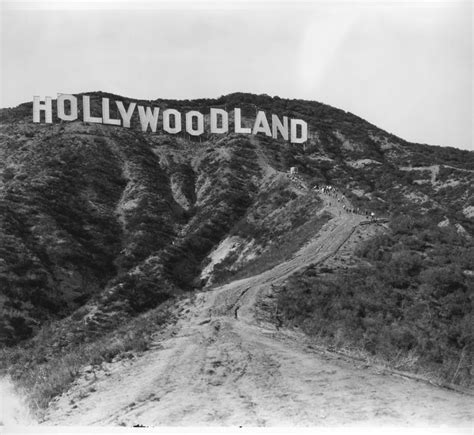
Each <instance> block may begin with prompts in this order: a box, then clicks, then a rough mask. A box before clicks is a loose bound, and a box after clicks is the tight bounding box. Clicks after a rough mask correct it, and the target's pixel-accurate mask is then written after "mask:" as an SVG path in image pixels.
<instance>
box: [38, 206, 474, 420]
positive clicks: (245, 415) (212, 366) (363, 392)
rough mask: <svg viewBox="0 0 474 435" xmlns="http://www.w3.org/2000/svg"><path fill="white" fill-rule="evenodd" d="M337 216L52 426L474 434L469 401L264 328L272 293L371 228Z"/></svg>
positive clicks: (210, 297) (191, 308)
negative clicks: (374, 428)
mask: <svg viewBox="0 0 474 435" xmlns="http://www.w3.org/2000/svg"><path fill="white" fill-rule="evenodd" d="M333 211H336V212H337V213H334V214H335V215H336V217H335V218H334V219H332V220H331V221H329V222H328V223H327V224H326V225H325V227H324V228H323V229H322V231H320V233H319V235H318V236H317V237H316V238H314V239H313V240H311V241H310V242H309V243H308V244H307V245H306V246H304V247H303V248H302V249H301V250H300V251H299V252H298V253H297V254H296V255H295V256H294V257H293V258H292V259H291V260H289V261H287V262H285V263H282V264H280V265H278V266H277V267H275V268H274V269H272V270H271V271H267V272H265V273H262V274H260V275H257V276H254V277H251V278H247V279H243V280H240V281H236V282H233V283H230V284H228V285H225V286H223V287H220V288H217V289H215V290H212V291H209V292H204V293H201V294H199V295H198V296H197V297H196V298H195V300H194V301H187V302H183V303H182V305H181V306H180V308H179V310H180V319H179V321H178V323H177V324H176V325H175V326H174V327H173V328H172V329H171V330H170V331H168V332H167V333H166V334H164V335H162V336H160V337H157V339H156V343H155V344H154V346H153V348H152V349H151V350H149V351H147V352H146V353H144V354H143V355H142V356H140V357H139V358H137V359H135V360H130V361H128V360H127V361H126V362H124V361H122V362H116V363H111V364H108V365H106V366H104V368H103V370H100V371H95V372H92V371H89V373H85V374H84V376H83V377H82V378H80V379H79V380H78V381H77V382H76V384H75V385H74V386H73V388H71V390H70V391H69V392H68V393H67V394H65V395H63V396H62V397H61V398H59V400H58V401H56V402H55V403H54V404H52V405H51V407H50V409H49V411H48V414H47V416H46V421H45V424H67V425H69V424H74V425H90V424H96V425H127V426H132V425H145V426H156V425H244V426H255V425H257V426H267V425H280V424H281V425H345V424H350V425H367V424H371V425H372V424H390V425H393V424H396V425H427V424H428V425H440V424H446V425H450V426H451V425H452V426H467V425H469V424H470V423H471V422H472V417H473V415H472V412H471V410H473V409H474V400H473V398H472V397H470V396H465V395H462V394H459V393H455V392H452V391H448V390H443V389H439V388H436V387H434V386H431V385H428V384H425V383H420V382H416V381H413V380H408V379H404V378H397V377H394V376H391V375H387V374H383V373H380V372H378V371H377V369H376V368H371V367H367V366H364V365H362V364H360V365H357V364H356V363H354V362H351V361H348V360H345V359H343V358H341V357H338V356H337V355H334V354H330V353H328V352H324V351H322V350H319V351H318V350H315V349H314V348H311V347H310V346H308V345H307V341H306V339H305V337H304V336H303V334H299V333H296V332H293V331H286V330H279V331H277V330H276V329H275V327H274V326H273V325H270V324H266V323H265V322H263V323H262V322H261V321H258V320H257V317H256V315H255V307H256V305H257V304H256V301H257V299H258V298H259V297H261V296H262V295H266V296H267V297H270V298H271V294H270V293H271V285H272V284H278V283H280V282H282V281H283V280H284V279H285V278H286V277H287V276H289V275H290V274H291V273H294V272H295V271H296V270H298V269H301V268H302V267H306V266H307V265H309V264H312V263H320V262H322V261H324V260H326V259H327V258H329V257H330V256H332V255H334V254H335V253H336V252H337V251H338V249H339V248H340V247H341V246H342V245H343V244H344V243H345V241H346V240H347V239H348V238H349V237H350V235H351V234H352V233H353V231H354V229H355V228H356V227H357V225H358V224H359V223H360V222H361V221H362V219H363V218H362V217H360V216H357V215H353V214H347V213H344V214H342V215H341V216H339V213H338V212H339V210H333Z"/></svg>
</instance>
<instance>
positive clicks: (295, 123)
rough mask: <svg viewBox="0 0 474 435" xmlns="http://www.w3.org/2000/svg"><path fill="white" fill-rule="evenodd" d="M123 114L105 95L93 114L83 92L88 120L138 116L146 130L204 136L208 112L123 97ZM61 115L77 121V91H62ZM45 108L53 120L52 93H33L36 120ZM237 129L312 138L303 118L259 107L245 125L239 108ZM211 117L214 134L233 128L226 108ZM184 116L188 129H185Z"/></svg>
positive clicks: (125, 123) (126, 121) (127, 120)
mask: <svg viewBox="0 0 474 435" xmlns="http://www.w3.org/2000/svg"><path fill="white" fill-rule="evenodd" d="M114 103H115V107H116V108H117V111H118V115H120V118H113V117H112V116H111V102H110V100H109V98H102V105H101V106H102V113H101V115H102V116H92V114H91V102H90V96H88V95H83V96H82V120H83V121H84V122H91V123H98V124H108V125H116V126H122V127H125V128H130V125H131V122H132V118H133V117H137V116H138V120H139V122H140V126H141V129H142V131H144V132H147V131H148V130H151V131H152V132H153V133H156V131H157V130H158V127H160V128H161V130H163V131H165V132H166V133H171V134H177V133H180V132H181V131H186V133H188V134H190V135H191V136H200V135H202V134H203V133H204V130H205V119H206V118H207V116H205V115H203V114H202V113H201V112H198V111H196V110H191V111H189V112H186V113H184V114H182V113H181V112H179V111H178V110H175V109H169V108H168V109H165V110H163V111H161V110H160V108H159V107H150V106H139V105H137V103H135V102H131V103H129V104H128V106H127V107H125V104H124V103H123V102H122V101H119V100H115V101H114ZM56 110H57V114H56V115H57V117H58V118H59V119H61V120H62V121H75V120H77V119H78V118H79V107H78V99H77V97H75V96H74V95H69V94H58V98H57V103H56ZM42 112H44V119H45V122H46V123H50V124H51V123H52V122H53V104H52V98H51V97H45V99H44V101H41V98H40V97H37V96H35V97H33V122H41V113H42ZM233 118H234V124H233V131H234V132H235V133H243V134H257V133H264V134H265V135H267V136H269V137H272V138H274V139H277V138H278V135H279V134H280V135H281V137H282V138H283V139H285V140H289V141H290V142H291V143H295V144H298V143H304V142H306V141H307V139H308V124H307V123H306V122H305V121H303V120H301V119H290V120H289V119H288V117H287V116H283V119H282V120H281V119H280V118H279V117H278V116H277V115H273V114H272V115H271V122H269V121H268V119H267V115H266V114H265V112H263V111H261V110H260V111H258V112H257V114H256V116H255V120H254V122H253V126H244V125H243V123H242V114H241V110H240V109H239V108H235V109H234V110H233ZM208 119H209V121H208V122H207V125H206V128H207V129H208V131H209V132H210V133H213V134H225V133H228V132H229V125H230V123H229V113H228V112H227V111H226V110H223V109H217V108H211V109H210V112H209V115H208ZM183 120H184V129H183Z"/></svg>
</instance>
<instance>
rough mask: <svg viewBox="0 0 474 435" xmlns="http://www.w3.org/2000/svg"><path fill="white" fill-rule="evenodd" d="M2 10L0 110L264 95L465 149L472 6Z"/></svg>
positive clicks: (132, 5)
mask: <svg viewBox="0 0 474 435" xmlns="http://www.w3.org/2000/svg"><path fill="white" fill-rule="evenodd" d="M0 1H2V14H1V16H2V22H1V44H2V51H1V73H2V76H1V100H0V107H10V106H16V105H17V104H19V103H22V102H25V101H30V100H32V97H33V95H41V96H45V95H49V96H56V94H57V93H58V92H62V93H76V92H86V91H94V90H102V91H108V92H113V93H117V94H121V95H125V96H129V97H136V98H145V99H155V98H158V97H165V98H196V97H218V96H220V95H223V94H227V93H230V92H237V91H242V92H252V93H266V94H269V95H272V96H274V95H278V96H280V97H287V98H303V99H307V100H316V101H320V102H323V103H326V104H330V105H332V106H335V107H338V108H341V109H344V110H347V111H350V112H352V113H355V114H356V115H358V116H360V117H362V118H364V119H366V120H368V121H369V122H371V123H373V124H376V125H377V126H379V127H381V128H383V129H384V130H387V131H389V132H391V133H394V134H396V135H397V136H400V137H402V138H404V139H406V140H409V141H413V142H420V143H429V144H433V145H446V146H455V147H459V148H468V149H474V146H473V143H472V142H473V141H472V137H473V126H472V117H473V113H472V99H473V89H472V88H473V86H472V76H473V71H472V58H473V42H472V20H473V15H472V14H473V11H472V3H471V2H463V3H461V2H452V1H451V2H439V1H438V2H417V3H413V2H403V1H402V2H398V3H397V2H384V1H378V2H373V1H366V2H357V3H356V2H348V1H346V2H337V1H331V2H319V1H313V2H306V3H296V2H292V3H286V4H285V3H274V2H273V3H272V2H263V3H258V4H256V3H255V2H253V3H243V2H238V3H228V2H223V1H222V0H221V1H220V2H219V3H202V2H201V3H199V2H196V1H194V2H193V3H192V4H185V3H182V2H181V3H180V2H174V3H173V4H172V5H170V4H168V3H163V2H158V1H147V2H123V1H122V2H118V1H106V2H101V3H99V2H87V3H86V2H67V1H65V0H63V1H62V2H44V1H38V0H37V1H30V2H24V1H18V0H17V1H15V2H7V1H4V0H0Z"/></svg>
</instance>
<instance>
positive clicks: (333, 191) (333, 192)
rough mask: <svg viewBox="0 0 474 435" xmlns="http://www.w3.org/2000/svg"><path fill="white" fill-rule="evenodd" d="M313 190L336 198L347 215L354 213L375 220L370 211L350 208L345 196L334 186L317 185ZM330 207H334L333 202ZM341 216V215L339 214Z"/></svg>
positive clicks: (373, 214)
mask: <svg viewBox="0 0 474 435" xmlns="http://www.w3.org/2000/svg"><path fill="white" fill-rule="evenodd" d="M313 190H315V191H317V192H319V193H323V194H325V195H328V196H330V197H332V198H334V199H335V201H337V202H338V203H342V208H343V210H344V211H346V212H347V213H354V214H358V215H362V216H365V217H366V218H367V219H371V220H375V213H374V212H369V211H368V210H361V209H360V208H358V207H355V208H353V207H349V205H347V201H345V198H344V195H343V194H342V193H341V192H340V191H339V190H338V189H337V188H336V187H334V186H330V185H321V186H320V185H318V184H316V185H315V186H313ZM329 206H332V202H331V201H330V202H329ZM339 214H341V213H340V212H339Z"/></svg>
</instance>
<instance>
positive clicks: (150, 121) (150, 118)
mask: <svg viewBox="0 0 474 435" xmlns="http://www.w3.org/2000/svg"><path fill="white" fill-rule="evenodd" d="M159 113H160V108H159V107H154V108H153V111H152V110H151V107H147V108H146V112H145V109H144V108H143V107H142V106H138V114H139V116H140V124H141V125H142V131H145V132H146V131H147V128H148V126H150V128H151V131H152V132H153V133H155V132H156V127H157V125H158V115H159Z"/></svg>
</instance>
